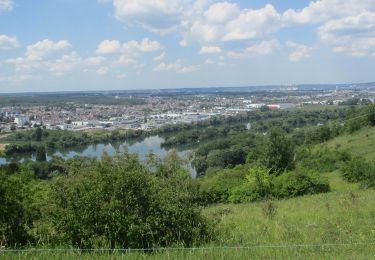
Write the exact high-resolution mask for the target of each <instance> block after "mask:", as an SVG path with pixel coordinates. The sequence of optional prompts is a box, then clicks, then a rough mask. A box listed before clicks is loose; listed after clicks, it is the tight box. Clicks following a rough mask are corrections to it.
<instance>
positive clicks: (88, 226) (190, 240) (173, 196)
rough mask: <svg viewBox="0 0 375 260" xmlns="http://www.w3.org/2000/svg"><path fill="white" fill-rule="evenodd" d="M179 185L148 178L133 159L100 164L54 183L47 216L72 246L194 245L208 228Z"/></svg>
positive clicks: (147, 246) (203, 236) (126, 156)
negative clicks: (49, 211)
mask: <svg viewBox="0 0 375 260" xmlns="http://www.w3.org/2000/svg"><path fill="white" fill-rule="evenodd" d="M177 183H178V182H177V181H176V182H172V181H168V182H167V181H166V180H165V179H164V178H163V177H157V176H156V175H152V174H151V173H150V172H149V171H148V170H147V169H146V168H145V167H144V166H142V165H141V164H140V162H139V160H138V158H137V157H136V156H133V155H129V154H125V155H124V156H123V157H119V158H114V159H113V160H105V161H104V160H103V161H101V162H96V163H94V164H93V165H92V166H90V167H88V168H87V167H85V168H81V169H78V170H76V171H75V172H74V173H69V174H68V176H67V177H65V176H60V177H56V178H55V179H54V180H53V185H52V191H51V196H50V198H51V204H53V205H54V207H55V209H54V210H53V211H52V212H53V214H52V215H51V216H50V218H52V219H53V223H55V225H56V229H57V230H58V232H59V233H60V234H61V240H62V241H64V242H65V243H66V244H69V245H71V246H74V247H80V248H93V247H106V248H109V247H110V248H116V247H121V248H150V247H159V246H162V247H164V246H173V245H181V246H190V245H194V244H198V243H200V242H201V241H202V240H204V239H207V238H208V237H209V235H210V232H209V230H210V229H209V225H208V223H207V221H206V219H205V218H203V217H202V215H201V214H200V211H199V210H198V209H197V208H196V206H194V204H193V202H192V199H191V196H190V195H191V194H190V193H189V192H188V191H186V189H184V187H183V186H181V187H180V186H176V185H177Z"/></svg>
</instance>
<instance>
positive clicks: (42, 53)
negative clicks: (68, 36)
mask: <svg viewBox="0 0 375 260" xmlns="http://www.w3.org/2000/svg"><path fill="white" fill-rule="evenodd" d="M70 48H72V45H71V44H70V43H69V42H68V41H66V40H61V41H57V42H54V41H51V40H48V39H44V40H42V41H39V42H37V43H34V44H32V45H29V46H27V49H26V53H25V56H26V57H27V59H29V60H42V59H44V58H45V57H47V56H48V55H50V54H52V53H54V52H59V51H64V50H68V49H70Z"/></svg>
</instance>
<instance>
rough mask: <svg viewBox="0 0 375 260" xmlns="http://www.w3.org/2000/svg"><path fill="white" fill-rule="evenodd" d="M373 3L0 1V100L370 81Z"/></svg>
mask: <svg viewBox="0 0 375 260" xmlns="http://www.w3.org/2000/svg"><path fill="white" fill-rule="evenodd" d="M374 67H375V0H345V1H342V0H315V1H306V0H252V1H245V0H241V1H239V0H228V1H215V0H50V1H45V0H33V1H30V0H0V92H23V91H62V90H110V89H145V88H180V87H214V86H247V85H266V84H298V83H344V82H367V81H375V76H374V73H373V68H374Z"/></svg>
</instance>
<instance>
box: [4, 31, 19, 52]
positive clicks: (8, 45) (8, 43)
mask: <svg viewBox="0 0 375 260" xmlns="http://www.w3.org/2000/svg"><path fill="white" fill-rule="evenodd" d="M19 46H20V44H19V42H18V40H17V38H16V37H12V36H8V35H0V50H9V49H15V48H18V47H19Z"/></svg>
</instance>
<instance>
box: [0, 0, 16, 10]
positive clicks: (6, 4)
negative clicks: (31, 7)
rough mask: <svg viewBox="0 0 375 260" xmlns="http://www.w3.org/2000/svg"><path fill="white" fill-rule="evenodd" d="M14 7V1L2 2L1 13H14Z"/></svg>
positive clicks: (0, 1) (0, 4)
mask: <svg viewBox="0 0 375 260" xmlns="http://www.w3.org/2000/svg"><path fill="white" fill-rule="evenodd" d="M13 7H14V2H13V0H0V12H2V11H4V12H5V11H6V12H9V11H12V10H13Z"/></svg>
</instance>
